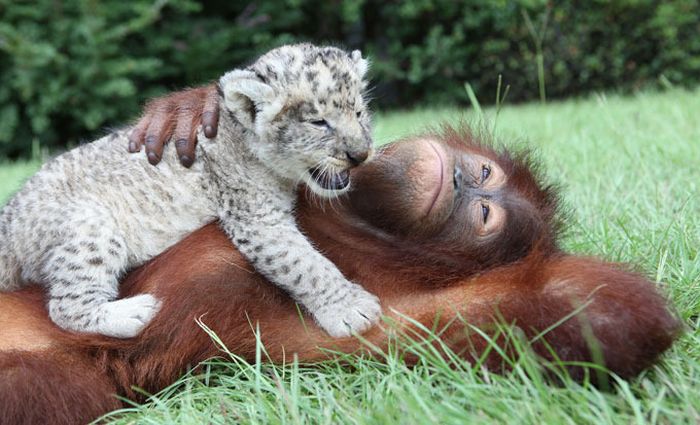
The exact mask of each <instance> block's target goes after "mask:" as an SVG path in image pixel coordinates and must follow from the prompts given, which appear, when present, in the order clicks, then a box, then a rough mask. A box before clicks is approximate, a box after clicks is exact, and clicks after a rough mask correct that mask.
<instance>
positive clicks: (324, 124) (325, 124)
mask: <svg viewBox="0 0 700 425" xmlns="http://www.w3.org/2000/svg"><path fill="white" fill-rule="evenodd" d="M309 124H311V125H315V126H316V127H328V121H326V120H311V121H309Z"/></svg>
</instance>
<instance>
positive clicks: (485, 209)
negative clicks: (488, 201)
mask: <svg viewBox="0 0 700 425" xmlns="http://www.w3.org/2000/svg"><path fill="white" fill-rule="evenodd" d="M489 212H491V209H489V206H488V205H485V204H481V216H482V217H483V218H484V224H486V220H488V218H489Z"/></svg>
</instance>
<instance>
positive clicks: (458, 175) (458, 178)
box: [452, 167, 462, 192]
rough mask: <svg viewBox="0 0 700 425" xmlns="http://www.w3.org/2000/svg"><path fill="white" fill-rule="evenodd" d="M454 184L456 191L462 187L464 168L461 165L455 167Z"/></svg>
mask: <svg viewBox="0 0 700 425" xmlns="http://www.w3.org/2000/svg"><path fill="white" fill-rule="evenodd" d="M452 184H453V185H454V189H455V191H456V192H458V191H459V189H460V188H461V187H462V170H460V169H459V167H455V172H454V174H453V176H452Z"/></svg>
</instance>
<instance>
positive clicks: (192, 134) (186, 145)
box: [173, 109, 197, 168]
mask: <svg viewBox="0 0 700 425" xmlns="http://www.w3.org/2000/svg"><path fill="white" fill-rule="evenodd" d="M173 140H175V150H176V151H177V157H178V158H179V159H180V163H181V164H182V165H184V166H185V167H187V168H190V167H191V166H192V163H193V162H194V149H195V146H196V145H197V123H195V118H194V117H193V116H192V112H191V110H190V109H185V110H182V111H180V113H179V114H178V118H177V125H176V126H175V133H173Z"/></svg>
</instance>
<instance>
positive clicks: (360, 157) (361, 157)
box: [345, 149, 371, 167]
mask: <svg viewBox="0 0 700 425" xmlns="http://www.w3.org/2000/svg"><path fill="white" fill-rule="evenodd" d="M370 151H371V149H366V150H359V151H351V150H349V151H345V155H346V156H347V157H348V161H350V163H351V164H352V165H353V167H357V166H358V165H360V164H362V163H363V162H365V161H367V158H369V153H370Z"/></svg>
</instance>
